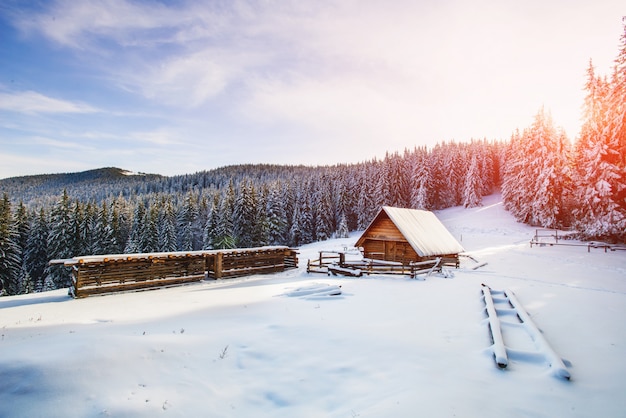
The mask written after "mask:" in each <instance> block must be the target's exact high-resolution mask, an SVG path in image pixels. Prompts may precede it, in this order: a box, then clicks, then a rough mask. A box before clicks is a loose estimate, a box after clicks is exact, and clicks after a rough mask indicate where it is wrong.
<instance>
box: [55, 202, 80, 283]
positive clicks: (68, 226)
mask: <svg viewBox="0 0 626 418" xmlns="http://www.w3.org/2000/svg"><path fill="white" fill-rule="evenodd" d="M75 212H76V207H75V210H74V211H72V207H71V203H70V198H69V196H68V194H67V191H66V190H64V191H63V194H62V196H61V198H60V200H59V201H58V202H57V203H56V204H55V206H54V207H53V208H52V211H51V213H50V229H49V233H48V256H49V257H50V258H51V259H66V258H72V257H74V256H75V255H78V254H75V253H74V251H75V248H76V244H75V240H76V235H77V234H76V217H75V216H73V215H74V213H75ZM48 273H49V276H50V282H49V286H53V288H57V289H58V288H62V287H68V286H69V285H70V273H69V270H68V269H67V268H65V267H63V266H60V265H53V266H50V268H49V269H48Z"/></svg>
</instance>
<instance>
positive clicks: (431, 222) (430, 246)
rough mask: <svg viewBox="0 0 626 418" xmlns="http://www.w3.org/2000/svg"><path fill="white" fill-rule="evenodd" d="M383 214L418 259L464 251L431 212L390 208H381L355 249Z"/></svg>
mask: <svg viewBox="0 0 626 418" xmlns="http://www.w3.org/2000/svg"><path fill="white" fill-rule="evenodd" d="M383 213H384V214H386V215H387V216H388V217H389V219H390V220H391V222H393V224H394V225H395V226H396V228H398V230H399V231H400V233H401V234H402V235H403V236H404V238H405V239H406V240H407V242H408V243H409V245H411V247H412V248H413V249H414V250H415V252H416V253H417V254H418V255H419V256H420V257H429V256H437V255H445V254H458V253H461V252H463V251H465V249H464V248H463V247H462V246H461V244H459V242H458V241H457V240H456V239H455V238H454V237H453V236H452V234H451V233H450V231H448V229H446V227H445V226H444V225H443V224H442V223H441V221H440V220H439V218H437V216H435V214H434V213H433V212H430V211H426V210H418V209H404V208H394V207H391V206H383V207H382V209H381V210H380V212H379V213H378V215H376V217H375V218H374V220H373V221H372V223H371V224H370V225H369V226H368V227H367V229H366V230H365V232H363V235H362V236H361V238H359V240H358V241H357V243H356V246H357V247H358V246H360V244H361V243H362V241H363V240H364V239H365V238H367V233H368V231H369V229H370V228H371V227H372V225H374V224H375V223H376V222H377V220H378V219H379V218H380V217H381V216H382V215H383Z"/></svg>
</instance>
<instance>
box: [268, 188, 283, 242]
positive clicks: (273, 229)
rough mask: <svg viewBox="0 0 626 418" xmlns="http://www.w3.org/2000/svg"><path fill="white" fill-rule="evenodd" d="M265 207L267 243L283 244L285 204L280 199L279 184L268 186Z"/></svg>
mask: <svg viewBox="0 0 626 418" xmlns="http://www.w3.org/2000/svg"><path fill="white" fill-rule="evenodd" d="M266 208H267V210H266V213H267V243H268V244H269V245H284V244H285V243H286V242H287V231H286V227H287V217H286V214H285V206H284V205H283V202H282V201H281V199H280V185H278V184H275V185H274V186H273V187H270V189H269V195H268V198H267V203H266Z"/></svg>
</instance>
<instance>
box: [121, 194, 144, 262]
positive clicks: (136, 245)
mask: <svg viewBox="0 0 626 418" xmlns="http://www.w3.org/2000/svg"><path fill="white" fill-rule="evenodd" d="M145 218H146V205H145V204H144V202H143V200H140V201H139V202H138V203H137V205H136V206H135V211H134V212H133V217H132V225H131V228H130V234H129V236H128V241H127V242H126V247H125V248H124V252H125V253H127V254H135V253H141V252H142V250H143V246H142V236H143V235H144V233H145V225H144V222H145Z"/></svg>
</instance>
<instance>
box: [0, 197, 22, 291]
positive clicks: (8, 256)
mask: <svg viewBox="0 0 626 418" xmlns="http://www.w3.org/2000/svg"><path fill="white" fill-rule="evenodd" d="M18 239H19V234H18V233H17V229H16V225H15V221H14V219H13V213H12V212H11V201H10V200H9V196H8V195H7V194H6V193H5V194H4V195H3V198H2V200H1V201H0V284H1V285H2V286H1V287H2V288H3V289H4V290H3V291H2V289H0V294H2V292H6V294H8V295H17V294H18V293H19V291H20V283H19V279H20V272H21V264H22V263H21V254H20V247H19V244H18Z"/></svg>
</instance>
